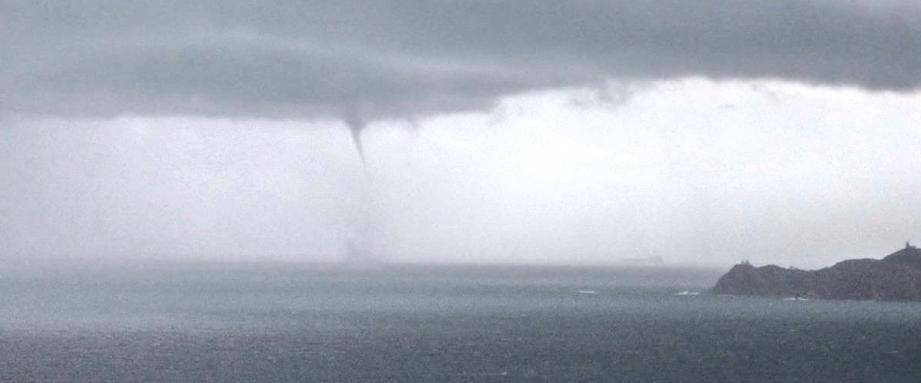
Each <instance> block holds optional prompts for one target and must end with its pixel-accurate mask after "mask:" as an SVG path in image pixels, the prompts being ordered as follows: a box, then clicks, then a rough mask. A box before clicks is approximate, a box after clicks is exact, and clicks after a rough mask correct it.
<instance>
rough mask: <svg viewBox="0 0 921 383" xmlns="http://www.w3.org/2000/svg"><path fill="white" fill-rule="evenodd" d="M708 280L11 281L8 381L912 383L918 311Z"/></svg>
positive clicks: (126, 272)
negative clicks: (767, 293) (725, 286)
mask: <svg viewBox="0 0 921 383" xmlns="http://www.w3.org/2000/svg"><path fill="white" fill-rule="evenodd" d="M717 277H718V271H706V270H658V271H651V270H646V271H643V270H616V269H603V270H598V269H595V270H592V269H578V268H525V267H456V266H455V267H449V266H444V267H409V266H402V267H397V266H387V267H380V268H369V269H354V268H353V269H346V268H335V267H330V266H309V265H299V266H294V265H256V264H251V265H186V266H177V265H174V266H162V265H161V266H155V267H142V266H138V267H132V268H115V267H109V268H96V269H83V270H75V269H67V270H64V269H53V268H45V269H29V270H25V269H3V270H0V379H2V380H3V381H16V382H26V381H62V382H72V381H138V382H148V381H194V382H207V381H220V382H251V381H263V382H272V381H292V382H294V381H297V382H308V381H392V382H444V381H487V382H492V381H494V382H506V381H509V382H511V381H549V382H564V381H603V382H719V381H726V382H777V381H790V382H851V381H853V382H913V383H916V382H919V381H921V304H917V303H882V302H825V301H806V302H801V301H784V300H782V299H763V298H735V297H727V296H713V295H709V294H707V293H706V289H707V288H708V287H709V286H711V285H712V284H713V283H714V282H715V280H716V278H717ZM684 291H687V292H689V293H684V294H681V292H684ZM697 291H701V292H704V293H703V294H701V295H693V294H691V293H693V292H697Z"/></svg>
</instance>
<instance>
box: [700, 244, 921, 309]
mask: <svg viewBox="0 0 921 383" xmlns="http://www.w3.org/2000/svg"><path fill="white" fill-rule="evenodd" d="M713 292H714V293H716V294H731V295H759V296H780V297H802V298H818V299H853V300H866V299H874V300H921V249H918V248H917V247H914V246H911V245H909V244H906V246H905V248H904V249H902V250H899V251H897V252H895V253H892V254H890V255H888V256H886V257H885V258H883V259H881V260H879V259H851V260H846V261H842V262H839V263H837V264H835V265H834V266H831V267H826V268H823V269H819V270H798V269H792V268H791V269H785V268H782V267H778V266H774V265H768V266H763V267H755V266H752V265H751V264H748V263H743V264H739V265H735V266H734V267H733V268H732V269H731V270H729V272H728V273H726V274H725V275H723V276H722V277H721V278H720V279H719V281H718V282H717V283H716V286H715V287H714V288H713Z"/></svg>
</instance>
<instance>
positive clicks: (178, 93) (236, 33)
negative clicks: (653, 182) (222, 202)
mask: <svg viewBox="0 0 921 383" xmlns="http://www.w3.org/2000/svg"><path fill="white" fill-rule="evenodd" d="M0 7H2V8H0V10H2V12H0V47H2V48H3V49H2V52H3V53H2V55H3V57H2V61H3V63H4V65H3V66H2V69H0V95H2V98H3V104H4V105H5V107H6V108H7V109H12V110H15V111H18V112H31V113H39V114H83V115H86V114H89V115H117V114H119V113H125V112H130V113H141V114H153V115H172V114H187V113H193V114H208V115H250V116H304V115H307V116H313V115H336V116H340V115H342V114H344V113H350V111H351V112H357V113H360V114H362V115H363V117H364V118H365V119H371V118H374V117H376V116H380V115H391V116H393V115H400V116H405V115H417V114H426V113H429V112H432V111H451V110H459V109H470V108H482V107H485V106H490V105H492V103H493V102H494V101H495V100H496V98H497V97H498V96H503V95H507V94H509V93H513V92H522V91H527V90H533V89H545V88H551V87H557V86H564V85H581V84H592V83H600V82H601V81H603V80H605V79H610V78H616V79H621V80H624V81H630V80H646V79H653V80H655V79H668V78H675V77H681V76H693V75H703V76H708V77H712V78H720V79H723V78H779V79H789V80H795V81H804V82H810V83H821V84H848V85H858V86H861V87H865V88H868V89H874V90H884V89H888V90H900V91H905V90H909V89H914V88H917V87H918V86H919V84H921V5H919V4H918V3H917V2H914V1H908V0H906V1H897V0H887V1H877V0H874V1H856V0H845V1H831V0H776V1H737V0H711V1H686V0H665V1H655V2H647V1H633V0H619V1H618V0H615V1H607V0H605V1H596V0H576V1H568V2H564V3H561V2H552V1H524V0H511V1H492V0H489V1H486V0H468V1H414V0H384V1H354V0H338V1H292V0H287V1H279V2H273V3H272V4H271V5H268V4H266V3H264V2H258V1H240V0H231V1H201V2H187V1H166V2H164V1H132V2H124V1H92V0H90V1H79V0H77V1H67V2H49V1H34V0H23V1H13V0H3V1H0Z"/></svg>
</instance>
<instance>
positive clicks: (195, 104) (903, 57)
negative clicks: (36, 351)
mask: <svg viewBox="0 0 921 383" xmlns="http://www.w3.org/2000/svg"><path fill="white" fill-rule="evenodd" d="M0 63H2V65H0V258H2V259H22V260H28V259H35V258H44V257H47V258H52V259H58V258H62V257H63V258H67V257H76V258H81V259H83V258H87V257H89V258H93V257H99V258H108V257H123V258H124V257H126V258H132V259H133V258H136V257H145V258H146V257H152V258H176V257H178V258H182V259H185V258H189V257H191V258H208V259H213V258H217V259H266V258H267V259H288V260H318V259H323V260H326V259H339V258H341V257H342V256H344V254H346V253H347V252H348V251H347V246H348V243H349V241H355V240H356V235H357V236H359V237H361V238H360V239H361V241H363V243H362V246H366V247H367V248H368V249H369V251H371V252H374V253H376V254H377V256H379V257H380V258H382V259H389V260H398V261H446V262H457V261H470V262H526V263H535V262H536V263H606V262H611V261H612V260H617V259H622V258H630V257H638V256H653V255H658V256H663V257H665V258H666V259H667V260H669V261H673V262H684V263H695V262H696V263H708V264H720V265H723V264H728V263H731V262H734V261H738V260H739V259H742V258H749V259H752V260H753V261H756V262H758V261H763V262H781V263H789V264H796V265H801V266H816V265H820V264H823V263H827V262H830V261H833V260H838V259H843V258H847V257H865V256H879V255H883V254H884V253H885V252H886V251H888V250H891V249H892V247H893V246H899V245H900V243H901V242H902V241H904V240H906V239H912V240H915V241H921V237H919V236H921V219H919V218H918V217H919V215H918V214H917V212H919V211H921V196H919V194H918V193H917V192H916V191H917V190H921V183H919V182H921V176H919V175H921V155H919V153H921V131H919V130H918V128H917V126H918V121H921V115H919V113H921V93H919V91H918V89H919V87H921V5H919V3H917V2H914V1H901V0H882V1H880V0H875V1H856V0H843V1H831V0H802V1H794V0H775V1H759V2H755V1H733V0H719V1H717V0H714V1H687V0H684V1H681V0H663V1H656V2H648V1H625V0H620V1H618V0H612V1H589V0H582V1H579V0H576V1H569V2H552V1H523V0H518V1H485V0H482V1H477V0H467V1H410V0H382V1H353V0H340V1H329V2H311V1H291V0H289V1H279V2H273V3H272V4H271V5H268V4H267V3H265V2H257V1H252V2H250V1H240V0H230V1H201V2H191V1H133V2H127V1H77V0H75V1H66V2H63V1H62V2H57V1H34V0H32V1H14V0H0ZM345 124H351V125H353V126H361V125H364V124H367V125H368V129H367V130H366V131H365V132H364V137H365V143H364V144H365V152H366V154H367V157H368V161H367V165H366V168H364V169H363V168H362V166H361V164H360V163H359V160H358V158H357V157H356V155H355V149H354V147H353V146H352V143H351V139H350V138H349V135H348V133H347V132H346V130H345V129H344V125H345Z"/></svg>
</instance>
